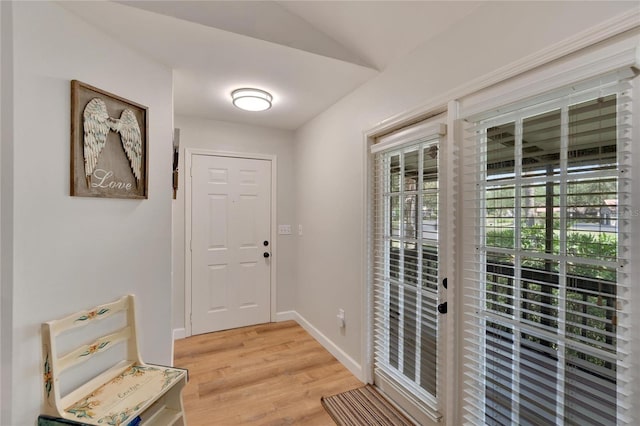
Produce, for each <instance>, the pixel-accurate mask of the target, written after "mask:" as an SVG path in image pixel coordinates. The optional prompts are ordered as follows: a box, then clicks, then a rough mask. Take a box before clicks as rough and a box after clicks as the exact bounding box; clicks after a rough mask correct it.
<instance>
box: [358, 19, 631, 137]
mask: <svg viewBox="0 0 640 426" xmlns="http://www.w3.org/2000/svg"><path fill="white" fill-rule="evenodd" d="M638 27H640V9H632V10H628V11H626V12H624V13H622V14H620V15H618V16H615V17H613V18H611V19H608V20H606V21H604V22H601V23H599V24H597V25H594V26H593V27H591V28H588V29H586V30H584V31H581V32H579V33H577V34H574V35H573V36H571V37H569V38H566V39H564V40H562V41H560V42H558V43H555V44H553V45H551V46H548V47H546V48H544V49H542V50H539V51H537V52H535V53H533V54H531V55H528V56H525V57H524V58H521V59H519V60H517V61H515V62H512V63H510V64H507V65H505V66H503V67H501V68H498V69H497V70H495V71H493V72H490V73H488V74H485V75H483V76H480V77H478V78H475V79H473V80H471V81H469V82H468V83H466V84H463V85H461V86H458V87H456V88H454V89H452V90H449V91H447V92H445V93H443V94H442V95H440V96H438V97H436V98H433V99H431V100H429V102H427V103H425V104H422V105H419V106H417V107H415V108H412V109H410V110H408V111H405V112H402V113H399V114H396V115H393V116H391V117H389V118H387V119H384V120H382V121H380V122H379V123H378V124H376V125H375V126H373V127H372V128H371V129H369V130H368V131H366V132H365V138H366V137H369V136H370V137H373V136H380V135H383V134H385V133H388V132H389V131H391V130H393V129H394V128H397V127H398V125H399V123H404V122H412V121H415V120H417V119H419V118H420V117H424V116H425V115H426V113H428V112H432V111H437V112H443V111H445V110H443V109H442V106H443V105H446V104H447V102H449V101H450V100H452V99H459V98H462V97H464V96H469V95H471V94H473V93H475V92H477V91H480V90H482V89H485V88H487V87H489V86H492V85H494V84H497V83H500V82H502V81H505V80H507V79H509V78H511V77H515V76H517V75H520V74H523V73H525V72H527V71H530V70H532V69H534V68H536V67H539V66H542V65H545V64H548V63H549V62H551V61H554V60H556V59H560V58H562V57H565V56H567V55H570V54H572V53H575V52H577V51H578V50H580V49H584V48H586V47H589V46H592V45H594V44H596V43H599V42H602V41H604V40H607V39H609V38H611V37H614V36H616V35H619V34H622V33H624V32H625V31H629V30H632V29H634V28H638Z"/></svg>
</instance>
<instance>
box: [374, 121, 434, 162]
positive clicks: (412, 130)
mask: <svg viewBox="0 0 640 426" xmlns="http://www.w3.org/2000/svg"><path fill="white" fill-rule="evenodd" d="M434 118H435V119H434V120H432V119H429V120H428V121H426V122H424V123H418V124H414V125H412V126H408V127H406V128H403V129H400V130H398V131H397V132H394V133H391V134H390V135H387V136H383V137H381V138H379V139H378V141H377V143H376V144H374V145H372V146H371V153H372V154H375V153H377V152H381V151H386V150H389V149H392V148H396V147H398V146H401V145H404V144H406V143H407V141H408V140H417V139H436V138H439V137H440V136H443V135H446V134H447V125H446V124H444V123H440V122H439V121H441V120H442V119H441V117H440V116H437V117H434Z"/></svg>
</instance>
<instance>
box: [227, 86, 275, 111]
mask: <svg viewBox="0 0 640 426" xmlns="http://www.w3.org/2000/svg"><path fill="white" fill-rule="evenodd" d="M231 99H233V104H234V105H235V106H236V107H238V108H240V109H243V110H245V111H265V110H268V109H269V108H271V101H272V100H273V97H272V96H271V94H270V93H268V92H265V91H264V90H260V89H236V90H234V91H233V92H231Z"/></svg>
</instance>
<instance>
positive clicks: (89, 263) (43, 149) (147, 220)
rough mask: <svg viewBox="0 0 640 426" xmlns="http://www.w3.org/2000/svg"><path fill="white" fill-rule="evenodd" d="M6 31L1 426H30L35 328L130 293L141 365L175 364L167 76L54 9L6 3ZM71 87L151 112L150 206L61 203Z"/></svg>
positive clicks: (38, 376)
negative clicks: (9, 87) (8, 208)
mask: <svg viewBox="0 0 640 426" xmlns="http://www.w3.org/2000/svg"><path fill="white" fill-rule="evenodd" d="M13 26H14V28H13V37H14V42H15V48H14V67H15V68H14V81H15V83H14V84H15V85H14V93H15V96H14V110H13V113H14V122H13V124H14V139H13V145H14V146H13V148H14V161H13V188H12V189H13V195H14V200H13V203H14V204H13V213H14V223H13V231H14V245H13V267H14V271H13V272H14V276H13V283H12V291H13V296H12V300H8V301H5V300H3V312H4V308H5V306H4V304H5V303H7V304H9V305H10V306H11V307H12V309H13V318H12V321H13V324H12V326H13V335H12V336H5V335H3V336H2V337H3V344H4V343H7V342H9V344H11V345H12V356H13V362H12V365H11V369H12V373H13V377H12V378H11V383H10V384H9V386H10V389H11V410H12V412H11V417H10V420H8V421H7V419H8V417H5V418H4V419H3V424H7V425H28V424H34V423H35V419H36V417H37V415H38V413H39V412H40V407H41V401H42V396H41V395H42V373H41V371H42V368H41V363H42V359H41V344H40V323H42V322H43V321H46V320H50V319H55V318H58V317H60V316H63V315H66V314H69V313H71V312H74V311H76V310H79V309H83V308H88V307H91V306H94V305H96V304H99V303H102V302H106V301H110V300H114V299H115V298H117V297H119V296H121V295H123V294H126V293H135V294H136V295H137V296H138V300H137V302H138V314H139V315H138V324H139V326H140V327H141V332H140V335H139V337H140V338H141V343H142V345H141V352H142V356H143V358H144V359H145V360H146V361H149V362H156V363H162V364H170V363H171V362H172V360H171V345H172V340H171V315H170V312H171V152H172V151H171V149H172V148H171V145H172V131H173V125H172V120H173V111H172V73H171V70H170V69H168V68H166V67H164V66H162V65H159V64H157V63H154V62H152V61H150V60H147V59H145V58H144V57H141V56H140V54H139V53H137V52H134V51H133V50H130V49H129V48H127V47H126V46H123V45H122V44H120V43H119V42H116V41H115V40H114V39H112V38H110V37H108V36H106V35H105V34H103V33H101V32H99V31H96V30H94V29H93V28H92V27H91V26H89V25H88V24H85V23H84V22H83V21H81V20H79V19H78V18H77V17H75V16H74V15H72V14H71V13H69V12H67V11H66V10H65V9H63V8H61V7H60V6H59V5H57V4H55V3H49V2H37V3H35V2H15V3H13ZM71 79H78V80H80V81H83V82H86V83H88V84H91V85H94V86H97V87H99V88H102V89H104V90H107V91H109V92H112V93H115V94H118V95H120V96H122V97H124V98H127V99H130V100H132V101H135V102H138V103H140V104H143V105H146V106H148V107H149V199H148V200H120V199H98V198H81V197H70V196H69V156H70V141H69V138H70V136H69V129H70V96H69V91H70V88H69V81H70V80H71ZM3 143H4V141H3ZM3 172H4V170H3ZM3 197H4V188H3ZM3 239H4V235H3ZM4 285H5V283H4V282H3V286H4ZM3 325H4V324H3ZM9 337H11V338H10V340H7V338H9ZM5 368H6V366H5ZM4 408H6V407H4Z"/></svg>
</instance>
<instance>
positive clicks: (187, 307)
mask: <svg viewBox="0 0 640 426" xmlns="http://www.w3.org/2000/svg"><path fill="white" fill-rule="evenodd" d="M194 155H209V156H214V157H231V158H247V159H251V160H267V161H271V235H270V238H271V242H272V243H271V254H272V256H273V259H274V260H275V261H274V262H271V309H270V314H271V318H270V321H271V322H273V321H274V319H275V318H276V309H277V308H276V306H277V303H276V300H277V299H276V297H277V287H278V286H277V281H276V277H277V273H276V272H277V263H278V241H277V236H278V235H277V221H276V211H277V197H276V194H277V193H278V191H277V187H276V184H277V180H278V179H277V178H278V176H277V174H278V165H277V156H275V155H267V154H251V153H241V152H226V151H215V150H208V149H199V148H186V149H185V173H184V176H185V178H184V190H185V192H184V228H185V229H184V239H185V240H184V275H185V276H184V326H185V335H186V336H187V337H188V336H192V335H193V331H192V328H191V292H192V277H191V230H192V223H191V180H192V177H191V166H192V160H193V156H194Z"/></svg>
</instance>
